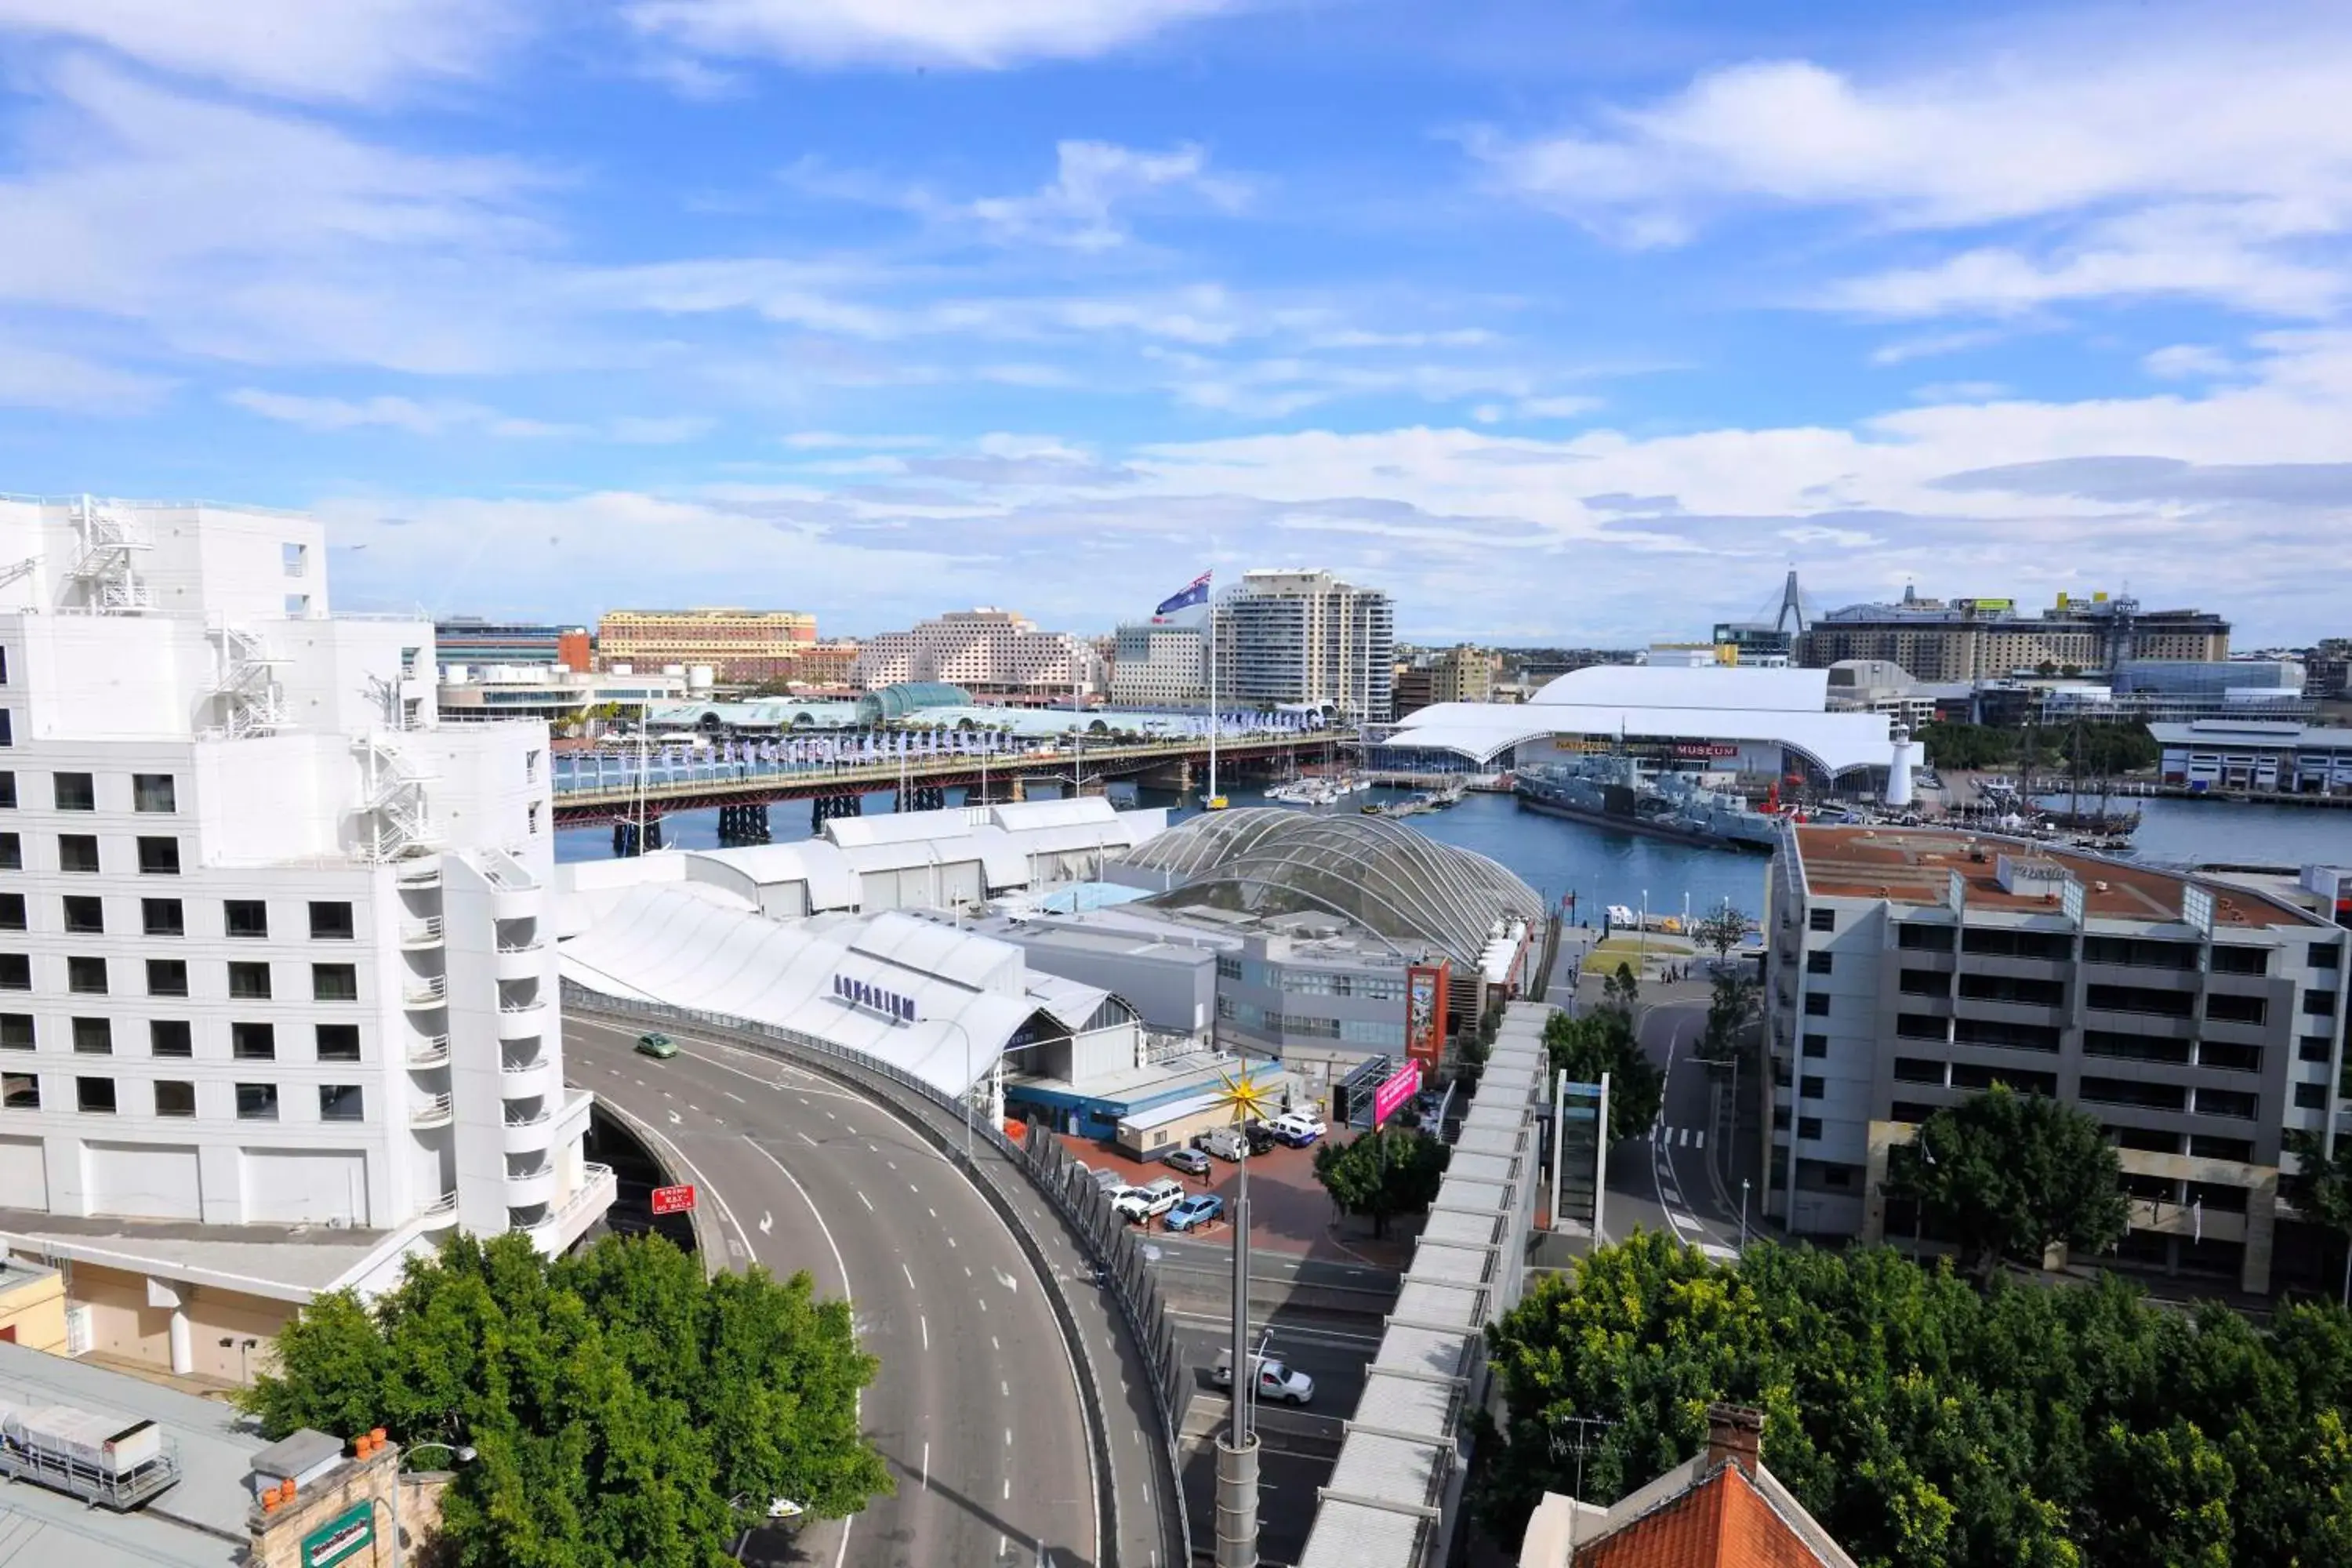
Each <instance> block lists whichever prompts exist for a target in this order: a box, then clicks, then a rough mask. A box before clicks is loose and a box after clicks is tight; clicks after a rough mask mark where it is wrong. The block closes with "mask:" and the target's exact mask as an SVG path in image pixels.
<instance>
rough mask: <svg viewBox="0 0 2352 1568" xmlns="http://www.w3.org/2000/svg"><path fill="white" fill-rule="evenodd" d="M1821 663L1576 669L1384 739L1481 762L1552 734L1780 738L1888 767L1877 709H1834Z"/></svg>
mask: <svg viewBox="0 0 2352 1568" xmlns="http://www.w3.org/2000/svg"><path fill="white" fill-rule="evenodd" d="M1828 700H1829V671H1827V670H1825V669H1740V668H1733V667H1730V666H1724V667H1720V668H1712V669H1709V668H1670V667H1659V668H1651V667H1649V666H1646V665H1631V664H1609V665H1598V664H1597V665H1591V666H1589V667H1588V668H1583V669H1572V670H1570V671H1569V672H1568V673H1567V674H1566V675H1563V676H1561V677H1560V678H1559V679H1557V680H1555V681H1553V682H1551V683H1550V684H1549V685H1548V686H1546V687H1545V688H1544V689H1542V690H1541V691H1538V693H1536V695H1535V697H1534V699H1533V700H1530V701H1528V702H1527V703H1525V704H1524V705H1520V706H1511V705H1507V704H1503V703H1495V702H1440V703H1436V704H1433V706H1430V707H1427V708H1423V709H1422V710H1419V711H1418V712H1415V713H1412V714H1410V715H1408V716H1407V717H1406V718H1405V720H1404V721H1403V722H1402V723H1401V724H1399V725H1398V726H1397V728H1396V729H1395V730H1394V731H1391V733H1390V735H1389V737H1388V740H1387V741H1386V742H1384V743H1385V744H1387V745H1391V746H1409V747H1415V748H1419V749H1423V750H1427V751H1442V752H1456V753H1458V754H1460V755H1462V756H1465V757H1469V758H1471V759H1473V760H1475V761H1477V762H1482V763H1483V762H1486V761H1489V760H1491V759H1492V758H1495V757H1496V756H1499V755H1501V754H1502V753H1503V752H1507V751H1509V750H1510V749H1511V748H1512V747H1514V746H1517V745H1519V744H1521V743H1522V742H1528V741H1540V740H1545V739H1548V738H1549V737H1550V736H1553V735H1622V736H1624V737H1625V738H1626V739H1628V740H1667V739H1676V738H1681V739H1692V740H1711V741H1738V742H1759V743H1764V744H1775V743H1777V744H1779V745H1782V746H1786V747H1788V748H1789V749H1790V750H1791V751H1795V752H1801V753H1803V754H1804V755H1806V756H1808V757H1811V759H1812V760H1813V761H1814V762H1815V763H1818V764H1819V765H1820V766H1822V768H1824V769H1826V770H1827V771H1828V772H1830V773H1833V774H1834V773H1844V772H1846V771H1848V770H1849V769H1853V768H1860V767H1872V766H1878V767H1884V766H1885V765H1886V763H1888V762H1889V761H1890V760H1891V758H1892V756H1893V746H1894V741H1893V734H1892V731H1891V728H1890V726H1891V723H1892V721H1890V720H1889V719H1888V718H1887V717H1886V715H1885V714H1883V713H1832V712H1828V711H1826V710H1825V705H1826V703H1827V702H1828Z"/></svg>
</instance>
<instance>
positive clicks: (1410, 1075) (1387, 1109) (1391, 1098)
mask: <svg viewBox="0 0 2352 1568" xmlns="http://www.w3.org/2000/svg"><path fill="white" fill-rule="evenodd" d="M1420 1092H1421V1064H1420V1063H1419V1062H1413V1061H1409V1062H1407V1063H1405V1064H1404V1066H1403V1067H1402V1068H1399V1069H1398V1070H1397V1072H1396V1074H1395V1076H1393V1077H1392V1078H1391V1079H1389V1080H1388V1082H1386V1083H1384V1084H1382V1085H1381V1087H1380V1088H1378V1089H1374V1090H1373V1091H1372V1125H1373V1126H1375V1127H1378V1126H1380V1125H1381V1123H1383V1122H1385V1121H1388V1119H1389V1118H1390V1117H1391V1116H1394V1115H1395V1114H1396V1113H1397V1110H1398V1109H1399V1108H1400V1107H1402V1106H1403V1105H1405V1104H1407V1103H1408V1102H1410V1101H1411V1100H1412V1097H1413V1096H1414V1095H1416V1094H1419V1093H1420Z"/></svg>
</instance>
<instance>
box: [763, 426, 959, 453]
mask: <svg viewBox="0 0 2352 1568" xmlns="http://www.w3.org/2000/svg"><path fill="white" fill-rule="evenodd" d="M783 445H785V446H787V447H791V448H793V450H794V451H796V452H827V451H837V450H841V449H843V448H848V449H850V450H853V451H864V452H883V451H891V450H896V449H900V448H919V447H936V446H938V445H939V438H938V437H933V436H849V435H844V434H843V433H842V432H840V431H838V430H796V431H794V432H793V434H791V435H789V436H786V437H783Z"/></svg>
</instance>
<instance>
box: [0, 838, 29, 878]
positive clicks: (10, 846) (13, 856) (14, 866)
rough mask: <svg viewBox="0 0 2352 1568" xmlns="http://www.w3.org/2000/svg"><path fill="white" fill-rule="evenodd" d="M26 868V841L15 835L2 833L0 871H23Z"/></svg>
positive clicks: (0, 839)
mask: <svg viewBox="0 0 2352 1568" xmlns="http://www.w3.org/2000/svg"><path fill="white" fill-rule="evenodd" d="M24 868H25V841H24V840H23V839H21V838H19V837H16V835H15V834H13V833H0V871H21V870H23V869H24Z"/></svg>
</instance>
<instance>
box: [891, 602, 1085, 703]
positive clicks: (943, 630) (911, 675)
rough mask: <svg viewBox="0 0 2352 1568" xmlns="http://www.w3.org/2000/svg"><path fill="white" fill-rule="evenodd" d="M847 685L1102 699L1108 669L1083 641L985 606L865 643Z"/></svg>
mask: <svg viewBox="0 0 2352 1568" xmlns="http://www.w3.org/2000/svg"><path fill="white" fill-rule="evenodd" d="M850 679H851V680H852V681H853V682H854V683H855V684H856V685H859V686H863V687H866V688H868V689H871V688H874V687H877V686H894V685H899V684H903V683H908V682H928V681H938V682H950V683H952V684H954V685H956V686H960V687H961V688H963V689H965V690H966V691H969V692H971V693H973V694H975V695H979V696H986V697H1006V698H1015V699H1020V698H1026V699H1030V700H1054V699H1056V698H1059V699H1063V700H1066V699H1068V697H1069V696H1070V695H1071V693H1072V692H1073V691H1076V692H1082V693H1095V692H1099V691H1100V690H1101V689H1102V685H1103V670H1102V660H1101V658H1099V657H1098V656H1097V654H1096V652H1095V649H1094V645H1093V644H1092V643H1090V642H1088V641H1087V639H1086V638H1085V637H1077V636H1075V635H1073V634H1072V633H1069V632H1047V631H1040V630H1038V629H1037V625H1036V623H1035V622H1034V621H1032V620H1029V619H1028V618H1027V617H1025V616H1021V615H1019V614H1017V613H1015V612H1013V611H1012V610H1000V609H994V608H991V607H989V606H986V605H983V606H982V607H980V608H978V609H971V610H950V612H948V613H947V614H946V615H944V616H937V617H935V618H933V619H931V620H928V621H922V622H919V623H918V624H917V625H916V626H914V627H913V628H912V629H911V630H908V631H903V632H884V633H882V634H881V635H880V636H878V637H867V638H866V640H865V642H864V643H863V644H862V645H861V646H860V647H859V648H858V653H857V658H856V662H855V663H854V664H853V665H852V666H851V667H850Z"/></svg>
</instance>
